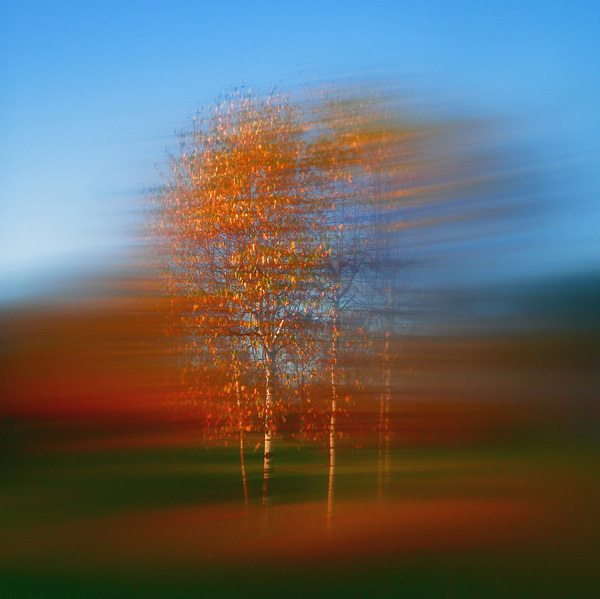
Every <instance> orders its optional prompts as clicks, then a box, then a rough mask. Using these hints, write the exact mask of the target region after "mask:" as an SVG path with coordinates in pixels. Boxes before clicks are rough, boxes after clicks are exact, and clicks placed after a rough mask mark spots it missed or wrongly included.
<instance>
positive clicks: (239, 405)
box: [235, 372, 248, 514]
mask: <svg viewBox="0 0 600 599" xmlns="http://www.w3.org/2000/svg"><path fill="white" fill-rule="evenodd" d="M235 394H236V400H237V408H238V413H239V433H240V463H241V466H242V484H243V485H244V507H245V512H246V514H248V480H247V478H246V461H245V459H244V415H243V409H242V407H243V406H242V397H241V393H240V380H239V377H238V374H237V372H236V376H235Z"/></svg>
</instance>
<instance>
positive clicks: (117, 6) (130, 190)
mask: <svg viewBox="0 0 600 599" xmlns="http://www.w3.org/2000/svg"><path fill="white" fill-rule="evenodd" d="M599 21H600V8H598V6H596V5H595V4H594V3H592V2H589V3H586V2H584V3H580V5H579V6H578V7H576V8H575V7H573V6H572V4H569V3H567V2H553V3H551V4H548V3H542V2H535V1H532V2H526V3H523V2H505V3H502V4H501V5H498V6H488V5H481V6H473V5H472V4H471V3H468V2H460V1H459V2H452V3H450V2H441V1H440V2H419V3H413V2H405V3H403V2H400V3H398V2H377V1H376V2H371V3H360V2H344V3H340V2H329V3H323V2H319V3H318V2H304V3H301V4H300V3H297V4H294V5H292V4H274V3H266V2H254V3H241V2H240V3H237V2H233V3H229V4H227V5H218V4H215V5H208V4H206V3H202V2H182V3H178V4H177V5H176V6H174V5H172V4H170V3H160V2H154V3H145V2H134V1H132V2H125V3H122V2H121V3H117V2H102V3H97V4H94V6H91V5H88V4H86V3H78V2H60V3H58V2H52V1H48V2H20V3H18V4H14V3H9V2H2V3H0V81H1V84H0V115H1V116H0V124H1V129H2V135H1V136H0V223H1V224H0V227H1V235H0V356H1V363H0V434H1V437H0V451H1V456H0V460H1V462H0V505H1V506H2V509H1V510H0V513H1V515H0V530H1V531H2V534H0V556H1V559H0V563H2V566H0V594H2V595H3V596H7V597H11V596H14V597H24V596H30V595H33V594H37V596H60V597H66V596H78V595H81V594H85V596H94V593H96V594H97V595H98V596H105V595H106V594H112V595H113V596H117V595H118V594H119V593H121V594H122V595H123V596H124V595H128V596H131V594H136V593H137V594H140V595H143V596H151V595H152V594H156V595H157V596H165V595H169V596H192V595H193V596H197V593H198V589H199V588H201V589H205V590H207V592H208V594H211V593H210V591H212V592H213V594H218V593H222V594H225V595H227V594H230V593H238V594H240V593H242V594H243V593H246V594H249V595H252V594H253V593H259V592H261V589H262V588H263V586H262V585H267V584H268V583H269V581H271V582H272V581H275V584H278V585H282V586H284V585H287V587H286V588H288V589H293V590H289V593H287V594H289V595H290V596H293V594H294V593H297V594H298V595H302V593H303V592H305V591H307V592H308V590H310V589H308V587H307V586H306V585H307V584H308V583H306V582H305V581H304V575H303V574H302V576H301V573H302V572H310V573H311V576H312V577H314V580H316V581H317V583H316V584H317V589H319V590H321V594H329V595H332V596H335V595H336V594H340V595H341V594H345V593H348V592H350V590H352V589H356V588H357V585H359V586H360V587H361V588H365V589H368V588H374V587H375V586H376V587H377V588H378V589H380V590H381V594H382V595H384V594H386V593H387V594H389V593H390V592H398V591H403V592H405V593H406V594H407V596H414V595H415V594H421V595H427V596H448V597H450V596H544V597H548V596H565V597H567V596H568V597H572V596H589V595H590V594H592V593H593V592H594V590H597V586H598V580H597V574H596V572H595V566H594V565H595V564H596V562H597V557H598V554H597V541H598V540H599V535H598V533H599V532H600V520H599V519H598V516H597V514H596V508H597V505H598V499H600V486H599V485H598V481H597V472H598V469H597V467H598V465H599V464H598V459H599V457H600V453H599V451H598V449H599V448H598V435H599V428H598V425H599V417H600V411H599V401H598V391H599V379H598V367H599V365H600V364H599V358H600V349H599V348H600V345H599V343H598V341H599V337H600V318H599V315H598V305H599V300H600V245H599V243H598V231H599V230H600V200H599V197H600V194H599V192H600V170H599V160H600V112H599V111H598V106H599V105H600V78H599V77H598V76H597V64H598V60H599V59H600V41H599V40H598V36H597V30H598V26H599V25H600V22H599ZM323 84H332V85H333V86H338V87H340V88H344V87H348V88H351V87H353V86H360V87H361V88H363V89H364V88H366V89H371V90H372V91H373V92H374V93H380V94H382V95H383V96H385V97H386V98H388V99H391V102H392V104H393V106H394V109H395V110H397V112H398V114H400V115H402V117H403V118H405V119H408V120H410V122H412V123H416V124H419V125H420V126H422V127H424V128H426V129H427V131H428V132H429V135H428V137H427V142H426V143H425V144H424V146H423V147H422V151H423V153H422V160H423V162H422V163H421V164H420V168H421V171H420V172H426V173H427V179H426V180H424V181H422V182H419V184H421V183H422V188H421V190H420V192H419V194H418V195H419V201H411V202H407V203H406V205H405V206H403V208H402V210H401V211H400V213H399V214H398V220H399V222H400V223H401V228H400V231H401V235H399V236H398V239H399V241H398V244H399V245H398V250H399V253H400V254H401V256H402V260H401V262H402V276H401V277H399V278H398V285H397V286H396V288H395V293H396V295H395V299H394V302H395V303H394V306H395V308H396V317H397V318H396V325H395V328H394V335H393V337H392V339H391V344H392V351H391V353H392V355H393V356H394V358H393V362H392V366H391V369H392V381H393V383H392V394H391V406H390V417H389V425H388V430H387V433H386V434H387V436H388V437H389V440H388V442H387V448H388V449H387V453H388V455H387V458H386V459H387V460H388V462H387V466H386V468H387V470H386V472H387V474H386V477H387V483H386V490H385V493H384V497H383V499H382V497H381V495H382V493H381V474H380V472H379V470H380V468H381V438H380V435H381V431H380V430H379V429H378V421H379V406H380V404H379V398H378V397H377V398H375V399H373V397H371V396H370V395H369V390H368V389H366V390H365V389H364V388H363V389H362V393H361V390H360V388H359V386H355V387H353V388H352V391H348V394H349V396H350V399H349V401H348V403H347V406H345V410H346V414H345V416H344V418H343V419H342V420H341V421H340V431H341V433H342V437H341V442H340V451H341V453H340V457H339V472H338V483H337V484H338V492H337V495H336V498H337V501H338V507H337V518H338V520H337V528H336V529H334V539H333V541H332V538H331V532H327V530H326V525H325V512H324V510H323V509H322V507H323V504H324V502H325V500H326V496H327V460H328V456H327V450H326V440H325V437H324V436H323V435H321V436H319V435H317V434H315V435H314V436H313V435H312V433H311V434H309V435H301V434H299V433H298V434H297V430H298V429H297V428H294V426H295V423H296V424H297V421H296V420H294V419H293V418H292V419H291V420H290V421H289V422H288V423H287V425H285V426H284V425H282V427H281V431H280V435H279V437H280V440H279V441H278V442H279V443H280V448H281V449H280V457H279V458H278V459H279V460H280V462H279V464H280V465H279V467H278V468H279V470H275V475H274V480H273V490H272V491H273V502H274V506H273V509H274V511H273V514H272V521H271V522H270V524H269V526H270V527H271V528H270V529H269V530H268V531H267V532H265V529H264V525H263V516H262V515H261V513H260V508H259V503H260V502H259V501H257V500H256V498H259V497H260V485H261V460H262V455H261V452H260V451H257V450H256V449H255V445H256V446H258V445H259V443H260V434H259V431H257V430H254V429H253V430H252V431H251V432H250V433H249V435H248V452H247V453H248V455H247V467H248V477H249V481H248V482H249V488H250V496H251V498H252V497H254V503H252V500H251V502H250V516H247V514H246V515H244V509H243V492H242V487H241V482H240V476H239V471H238V469H239V466H238V460H239V458H238V456H237V453H236V450H235V439H233V440H232V439H231V438H230V436H229V435H228V434H221V433H218V434H217V433H215V432H214V419H213V418H212V416H211V415H210V414H209V413H208V411H207V407H206V406H207V403H206V401H204V399H203V400H202V401H204V403H202V402H190V401H189V389H190V385H192V386H193V389H194V390H195V392H196V391H197V390H198V389H200V388H201V387H202V389H201V392H202V394H204V395H202V397H205V396H210V395H211V390H210V389H209V390H207V389H206V386H207V385H213V384H214V385H215V386H216V385H219V386H220V387H222V383H223V381H221V380H219V379H218V378H217V379H210V378H205V379H201V380H197V379H194V380H193V382H192V383H190V380H189V379H188V378H185V376H184V375H182V369H181V363H180V361H178V360H177V358H176V355H177V351H176V348H175V343H174V339H173V338H171V337H170V336H169V335H166V334H165V319H166V314H167V313H168V312H169V310H170V308H169V306H168V302H166V301H165V298H164V297H163V296H162V295H161V293H160V289H159V286H158V285H157V283H156V280H155V278H154V273H153V270H152V265H151V263H150V262H149V261H148V253H147V251H146V250H147V242H148V236H147V231H146V229H145V224H146V221H147V211H148V204H147V201H146V200H147V197H148V194H149V193H150V192H151V190H153V189H155V188H156V187H159V186H160V185H162V184H163V177H162V174H163V173H167V172H168V154H169V153H170V152H175V151H176V147H177V137H176V132H178V131H180V130H183V129H186V128H187V127H188V126H189V122H190V121H189V119H190V117H191V116H192V115H194V114H195V113H196V111H197V110H198V109H201V108H204V109H205V110H206V107H209V106H212V105H214V103H215V100H216V98H217V97H218V96H219V94H221V93H223V92H225V93H226V92H230V91H231V90H233V89H234V88H235V87H243V86H245V87H246V88H248V87H251V88H252V89H253V90H255V91H256V92H257V93H258V94H261V95H263V96H264V95H266V94H268V93H270V92H271V91H272V90H273V89H275V90H282V91H285V92H288V93H290V94H292V95H294V94H298V95H299V94H301V93H303V90H305V89H306V88H315V87H318V86H320V85H323ZM355 366H356V365H354V364H353V363H352V357H349V358H348V364H347V367H348V371H349V372H350V371H352V369H353V368H355ZM363 366H364V365H363ZM207 381H210V382H207ZM315 427H316V429H318V426H317V425H315ZM315 427H313V428H310V427H308V429H309V430H311V431H312V430H316V429H315ZM277 476H279V478H277ZM335 535H337V537H336V536H335ZM336 541H337V542H336ZM365 547H369V554H368V555H367V554H366V553H365ZM273 548H274V549H273ZM274 554H275V555H276V556H277V557H276V558H274ZM272 558H274V561H276V563H277V564H278V567H277V568H276V570H277V571H276V572H273V570H272V568H271V566H270V565H269V564H270V560H271V559H272ZM232 560H233V562H232ZM231 563H235V564H236V572H237V574H236V575H235V576H233V577H230V576H228V575H227V572H228V567H229V566H228V564H231ZM348 563H350V564H352V565H353V567H352V574H351V575H347V574H346V572H347V570H348V566H347V564H348ZM298 564H300V565H301V567H300V568H298V567H297V565H298ZM150 573H152V574H153V576H154V578H152V580H150V581H149V580H148V576H149V575H150ZM174 577H175V578H176V579H177V582H176V583H175V582H173V578H174ZM303 581H304V582H303ZM309 586H310V585H309ZM313 590H314V589H313ZM317 594H319V593H318V592H317Z"/></svg>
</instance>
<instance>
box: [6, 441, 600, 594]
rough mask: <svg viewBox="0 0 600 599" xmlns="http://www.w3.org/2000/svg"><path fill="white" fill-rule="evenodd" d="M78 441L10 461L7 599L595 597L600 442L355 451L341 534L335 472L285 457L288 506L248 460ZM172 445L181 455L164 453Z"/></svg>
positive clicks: (311, 458) (282, 468)
mask: <svg viewBox="0 0 600 599" xmlns="http://www.w3.org/2000/svg"><path fill="white" fill-rule="evenodd" d="M108 441H109V442H106V440H104V441H101V442H94V443H87V444H86V443H81V442H74V443H63V444H60V443H58V444H51V445H49V446H44V447H42V446H41V445H40V446H36V447H29V448H27V449H26V450H23V451H19V450H18V449H15V450H14V451H12V453H11V452H8V453H7V456H8V457H7V458H6V459H5V460H4V462H3V468H2V471H1V474H0V475H1V487H0V531H1V536H0V597H3V598H4V597H60V598H63V597H64V598H70V597H137V596H139V597H216V596H235V597H263V596H273V597H308V596H312V597H315V596H317V597H321V596H323V597H338V596H340V597H342V596H343V597H363V596H364V597H372V596H380V597H400V596H405V597H530V596H533V597H592V596H597V595H598V591H600V586H599V585H598V573H597V569H598V568H597V566H598V556H599V551H598V540H600V534H599V531H600V522H599V521H600V518H598V515H597V507H598V505H599V502H598V500H599V499H600V483H599V482H598V480H597V479H598V476H597V473H598V471H599V470H598V466H599V465H600V452H599V451H598V448H597V446H596V445H595V444H591V443H583V442H581V441H579V442H575V441H572V442H565V441H563V442H561V443H558V442H553V443H549V442H545V443H541V442H536V443H520V444H517V445H511V446H510V447H509V446H494V447H478V448H455V449H406V448H404V449H402V448H396V449H394V450H393V452H392V455H391V460H390V472H389V481H388V485H387V491H386V493H385V495H384V497H383V499H382V500H379V499H378V481H379V477H378V454H377V452H376V451H374V450H372V449H371V450H370V449H360V450H359V449H353V448H350V447H346V448H343V449H342V450H341V452H340V457H339V468H338V472H337V475H336V504H335V512H334V519H333V528H332V530H331V531H328V529H327V526H326V521H327V518H326V497H327V457H326V454H325V453H324V451H323V450H321V449H320V448H317V447H314V446H307V445H300V444H297V443H292V442H287V443H283V442H280V443H279V444H278V446H277V452H276V454H275V456H274V476H273V480H272V487H271V507H270V508H269V509H268V510H267V511H266V512H265V511H264V510H263V508H262V506H261V488H262V470H261V468H262V456H261V452H260V450H258V451H256V452H253V451H252V447H250V448H249V449H248V451H247V457H246V459H247V466H248V479H249V490H250V497H251V501H250V506H249V512H248V513H246V512H245V510H244V503H243V490H242V485H241V474H240V466H239V453H238V451H237V449H236V448H235V447H228V448H224V447H207V446H204V445H202V444H199V443H190V442H186V443H177V442H169V443H167V442H156V440H154V441H150V440H148V439H143V440H138V442H134V441H135V440H131V439H130V440H127V439H121V441H120V442H114V440H110V439H109V440H108ZM163 441H164V440H163Z"/></svg>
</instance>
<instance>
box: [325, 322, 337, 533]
mask: <svg viewBox="0 0 600 599" xmlns="http://www.w3.org/2000/svg"><path fill="white" fill-rule="evenodd" d="M338 320H339V317H338V315H337V314H336V315H335V318H334V324H333V333H332V337H331V417H330V421H329V488H328V492H327V528H328V529H329V530H330V531H331V528H332V520H333V506H334V494H335V452H336V446H337V396H338V389H337V359H338Z"/></svg>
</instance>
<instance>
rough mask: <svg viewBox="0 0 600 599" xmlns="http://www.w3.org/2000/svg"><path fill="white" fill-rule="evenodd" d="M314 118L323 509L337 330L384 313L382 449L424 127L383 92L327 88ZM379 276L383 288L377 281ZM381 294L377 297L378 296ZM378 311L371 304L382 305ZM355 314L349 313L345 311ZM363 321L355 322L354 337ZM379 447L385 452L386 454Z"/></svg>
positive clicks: (334, 409)
mask: <svg viewBox="0 0 600 599" xmlns="http://www.w3.org/2000/svg"><path fill="white" fill-rule="evenodd" d="M316 113H317V117H316V119H315V130H316V131H317V135H316V137H315V142H314V153H315V160H314V162H315V164H316V165H317V169H318V172H319V181H320V197H319V200H320V206H321V211H322V214H323V219H322V221H323V222H322V231H323V241H322V243H323V246H324V248H325V260H324V272H323V275H324V278H323V283H322V288H323V298H324V307H325V310H326V316H327V319H328V322H329V329H330V348H329V352H328V365H329V372H330V389H331V393H330V394H331V397H330V422H329V491H328V514H329V518H331V514H332V510H333V502H334V487H335V482H334V481H335V464H336V445H337V436H338V435H337V430H336V429H337V415H338V408H339V405H338V404H339V402H338V397H339V374H340V370H339V366H340V358H341V355H340V352H341V350H342V347H343V344H342V343H341V340H342V337H343V335H344V328H345V327H348V325H350V323H352V322H354V323H355V322H356V320H357V319H356V316H357V314H358V315H362V318H359V320H363V321H364V322H366V321H367V320H369V318H371V319H372V317H373V315H374V312H378V313H379V314H380V315H382V314H383V315H384V317H385V318H384V320H385V327H384V328H385V330H386V333H385V338H386V341H385V349H384V351H383V354H384V355H383V358H382V365H383V371H384V376H383V379H384V380H383V387H384V389H383V391H382V393H381V407H380V420H381V422H380V430H381V431H384V430H385V431H386V432H385V433H383V432H382V437H381V439H380V444H382V443H385V446H386V448H388V447H389V434H388V433H387V431H388V428H389V424H388V419H389V405H390V396H391V370H390V362H391V356H390V351H389V346H390V344H389V336H390V326H391V325H390V323H391V322H392V314H393V313H394V306H393V305H392V288H393V287H394V286H395V282H396V280H395V279H397V276H398V272H399V270H400V269H399V263H400V261H401V259H400V257H399V256H398V248H399V247H401V245H400V244H399V243H398V241H399V240H398V231H399V226H398V222H399V220H398V219H399V210H400V208H401V206H402V205H403V203H404V202H405V201H406V199H407V198H408V197H409V196H410V195H414V194H415V190H414V188H412V184H413V181H412V180H411V173H414V169H411V168H410V166H414V160H415V156H417V155H418V149H417V145H418V144H417V142H418V140H419V138H420V136H421V135H422V133H423V129H422V128H419V127H416V126H414V125H410V124H409V123H407V122H403V121H401V120H400V119H399V118H398V115H397V112H396V111H395V110H394V109H393V108H392V106H391V105H390V103H389V102H388V100H387V99H386V98H385V97H383V96H382V97H377V96H376V95H374V94H372V93H369V92H366V93H365V92H361V91H360V90H358V91H356V92H348V91H342V92H335V91H334V92H333V93H331V92H327V93H324V94H323V95H322V97H321V98H320V100H319V102H318V107H317V110H316ZM382 279H383V285H382V284H381V282H382ZM379 298H382V300H383V301H381V299H379ZM382 304H383V309H379V310H377V309H375V310H374V308H375V307H376V306H378V305H379V306H381V305H382ZM352 314H353V315H354V317H351V315H352ZM360 330H362V326H360V325H359V326H358V327H357V326H356V325H355V326H354V330H353V331H352V334H353V335H354V337H355V338H357V335H358V331H360ZM387 453H388V452H387V449H386V455H387Z"/></svg>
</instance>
